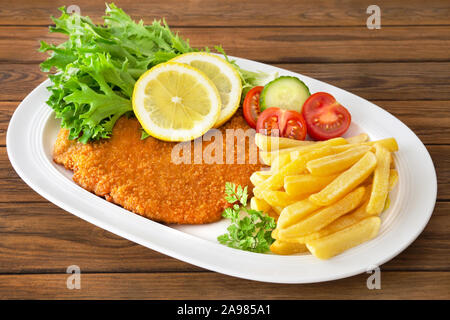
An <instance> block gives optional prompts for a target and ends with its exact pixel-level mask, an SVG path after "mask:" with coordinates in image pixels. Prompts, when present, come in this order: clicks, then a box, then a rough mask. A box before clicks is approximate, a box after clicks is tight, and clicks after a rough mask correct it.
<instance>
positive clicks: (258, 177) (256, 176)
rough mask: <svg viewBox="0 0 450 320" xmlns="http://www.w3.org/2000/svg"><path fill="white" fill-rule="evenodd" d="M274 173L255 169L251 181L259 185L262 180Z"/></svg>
mask: <svg viewBox="0 0 450 320" xmlns="http://www.w3.org/2000/svg"><path fill="white" fill-rule="evenodd" d="M271 175H272V173H271V172H270V171H268V170H267V171H255V172H253V173H252V175H251V176H250V182H251V183H253V185H254V186H257V185H258V184H260V183H261V182H262V181H264V180H266V179H268V178H269V177H270V176H271Z"/></svg>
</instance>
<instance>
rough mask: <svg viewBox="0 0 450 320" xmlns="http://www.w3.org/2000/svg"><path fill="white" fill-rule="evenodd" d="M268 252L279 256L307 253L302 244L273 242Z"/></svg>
mask: <svg viewBox="0 0 450 320" xmlns="http://www.w3.org/2000/svg"><path fill="white" fill-rule="evenodd" d="M270 251H272V252H273V253H276V254H280V255H289V254H295V253H303V252H307V251H308V249H306V245H305V244H303V243H292V242H285V241H281V240H275V242H274V243H272V245H271V246H270Z"/></svg>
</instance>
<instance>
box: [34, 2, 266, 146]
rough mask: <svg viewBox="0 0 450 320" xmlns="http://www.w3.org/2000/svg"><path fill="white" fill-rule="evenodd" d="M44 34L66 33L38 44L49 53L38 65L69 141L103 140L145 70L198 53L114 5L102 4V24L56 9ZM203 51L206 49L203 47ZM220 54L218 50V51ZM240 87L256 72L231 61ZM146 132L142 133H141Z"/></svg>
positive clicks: (128, 108) (126, 111) (163, 28)
mask: <svg viewBox="0 0 450 320" xmlns="http://www.w3.org/2000/svg"><path fill="white" fill-rule="evenodd" d="M59 10H60V11H61V12H62V14H61V16H60V17H59V18H54V17H52V20H53V22H54V24H55V26H51V27H50V32H52V33H53V32H54V33H61V34H64V35H67V36H68V39H67V41H65V42H63V43H61V44H59V45H53V44H49V43H46V42H44V41H42V42H41V46H40V49H39V50H40V51H41V52H48V53H49V57H48V58H47V59H46V60H45V61H44V62H42V63H41V65H40V67H41V70H42V71H43V72H49V78H50V80H51V82H52V84H51V86H49V87H48V90H49V91H50V98H49V99H48V101H47V104H48V105H49V106H50V107H51V108H52V109H53V110H54V111H55V115H56V118H59V119H61V127H63V128H66V129H68V130H69V139H72V140H74V139H77V140H78V141H80V142H82V143H87V142H88V141H91V140H98V139H102V138H109V137H110V135H111V132H112V129H113V127H114V124H115V123H116V121H117V120H118V119H119V118H120V117H121V116H123V115H128V116H132V115H133V111H132V103H131V96H132V94H133V88H134V84H135V82H136V80H137V79H138V78H139V77H140V76H141V75H142V74H143V73H144V72H145V71H147V70H148V69H149V68H151V67H153V66H155V65H157V64H159V63H163V62H166V61H168V60H170V59H172V58H174V57H176V56H177V55H180V54H183V53H187V52H192V51H198V49H195V48H192V47H191V46H190V45H189V41H188V40H183V39H182V38H181V37H180V36H179V35H178V34H176V33H174V32H172V31H171V30H170V28H169V26H168V25H167V24H166V22H165V21H164V20H162V21H160V20H155V21H153V23H152V24H150V25H144V23H143V21H142V20H141V21H139V22H135V21H133V20H132V19H131V18H130V17H129V16H128V15H127V14H126V13H125V12H124V11H123V10H122V9H120V8H118V7H116V6H115V5H114V4H107V5H106V14H105V16H104V17H103V19H104V23H103V24H99V25H97V24H95V23H93V22H92V21H91V19H90V18H89V17H86V16H81V15H78V14H77V13H73V14H69V13H68V12H67V10H66V9H65V7H61V8H60V9H59ZM203 50H205V51H209V50H208V48H204V49H203ZM221 53H224V52H223V50H222V52H221ZM230 63H231V64H232V65H233V66H235V67H236V68H237V69H238V71H239V74H240V76H241V79H242V82H243V84H244V87H245V88H246V87H248V86H252V85H257V83H258V81H257V78H258V74H257V73H248V74H247V73H245V72H244V71H243V70H241V69H240V68H239V67H238V66H237V65H236V64H235V63H234V62H231V61H230ZM146 136H147V135H145V134H144V135H143V137H146Z"/></svg>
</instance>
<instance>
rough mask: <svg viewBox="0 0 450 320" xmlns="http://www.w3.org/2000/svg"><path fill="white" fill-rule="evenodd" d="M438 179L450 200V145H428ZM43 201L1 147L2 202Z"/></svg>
mask: <svg viewBox="0 0 450 320" xmlns="http://www.w3.org/2000/svg"><path fill="white" fill-rule="evenodd" d="M427 149H428V151H429V153H430V155H431V158H432V160H433V163H434V166H435V169H436V172H437V180H438V195H437V197H438V199H440V200H450V188H449V185H450V146H449V145H428V146H427ZM9 201H14V202H24V201H25V202H29V201H31V202H36V201H42V197H41V196H39V195H37V194H36V193H35V192H34V191H32V190H31V189H30V188H29V187H28V186H27V185H26V184H25V182H23V181H22V180H21V179H20V178H19V177H18V176H17V174H16V172H15V171H14V169H13V168H12V167H11V164H10V162H9V160H8V158H7V154H6V148H5V147H0V202H9Z"/></svg>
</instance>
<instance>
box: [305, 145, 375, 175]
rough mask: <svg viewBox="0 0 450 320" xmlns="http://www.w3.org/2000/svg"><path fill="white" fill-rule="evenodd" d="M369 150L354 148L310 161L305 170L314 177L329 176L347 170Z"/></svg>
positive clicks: (368, 148)
mask: <svg viewBox="0 0 450 320" xmlns="http://www.w3.org/2000/svg"><path fill="white" fill-rule="evenodd" d="M370 149H371V147H370V146H356V147H354V148H351V149H348V150H347V151H344V152H341V153H338V154H332V155H329V156H326V157H323V158H320V159H315V160H311V161H309V162H308V163H307V164H306V168H307V169H308V171H309V172H311V174H312V175H314V176H329V175H332V174H336V173H339V172H342V171H344V170H347V169H348V168H350V167H351V166H352V165H354V164H355V163H356V162H357V161H358V160H359V159H361V158H362V156H364V154H366V152H367V151H369V150H370Z"/></svg>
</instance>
